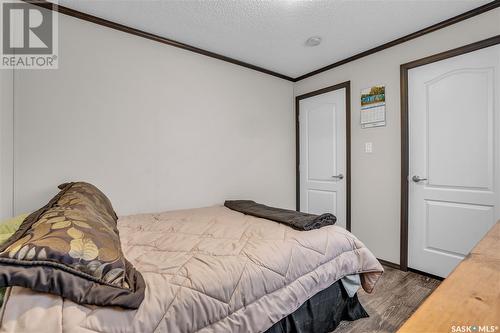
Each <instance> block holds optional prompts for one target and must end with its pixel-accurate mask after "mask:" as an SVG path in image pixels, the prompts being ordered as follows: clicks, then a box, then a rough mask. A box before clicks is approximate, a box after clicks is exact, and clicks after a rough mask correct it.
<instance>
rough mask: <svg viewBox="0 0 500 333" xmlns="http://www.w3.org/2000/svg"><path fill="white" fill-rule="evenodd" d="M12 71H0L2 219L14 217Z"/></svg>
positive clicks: (0, 185) (0, 211)
mask: <svg viewBox="0 0 500 333" xmlns="http://www.w3.org/2000/svg"><path fill="white" fill-rule="evenodd" d="M12 73H13V71H12V70H7V69H1V70H0V219H5V218H8V217H10V216H12V200H13V193H12V177H13V173H12V172H13V169H12V159H13V146H12V140H13V130H12V121H13V113H12V112H13V104H12V101H13V95H12V87H13V82H12Z"/></svg>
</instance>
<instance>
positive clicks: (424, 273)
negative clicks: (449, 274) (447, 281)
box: [408, 267, 444, 281]
mask: <svg viewBox="0 0 500 333" xmlns="http://www.w3.org/2000/svg"><path fill="white" fill-rule="evenodd" d="M408 270H409V271H410V272H413V273H417V274H420V275H423V276H427V277H430V278H431V279H434V280H438V281H443V280H444V278H442V277H440V276H437V275H434V274H431V273H427V272H422V271H419V270H418V269H414V268H410V267H408Z"/></svg>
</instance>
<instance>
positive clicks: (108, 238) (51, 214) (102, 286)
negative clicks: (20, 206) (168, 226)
mask: <svg viewBox="0 0 500 333" xmlns="http://www.w3.org/2000/svg"><path fill="white" fill-rule="evenodd" d="M59 188H60V189H61V191H60V192H59V194H57V195H56V196H55V197H54V198H53V199H52V200H50V202H49V203H48V204H47V205H45V206H44V207H43V208H41V209H39V210H38V211H36V212H34V213H32V214H31V215H29V216H28V217H27V218H26V219H25V220H24V222H23V223H22V224H21V226H20V227H19V229H18V230H17V232H16V233H14V235H12V237H10V238H9V239H8V240H7V241H6V242H5V243H4V244H3V245H1V246H0V287H2V286H22V287H26V288H30V289H33V290H36V291H41V292H47V293H52V294H57V295H61V296H62V297H65V298H68V299H70V300H72V301H74V302H77V303H80V304H93V305H117V306H122V307H125V308H132V309H136V308H138V307H139V305H140V304H141V302H142V300H143V299H144V289H145V283H144V279H143V278H142V276H141V274H140V273H139V272H137V271H136V270H135V269H134V267H133V266H132V264H130V263H129V262H128V261H127V259H125V257H124V255H123V252H122V250H121V244H120V237H119V235H118V229H117V227H116V221H117V216H116V214H115V212H114V211H113V208H112V206H111V203H110V201H109V200H108V198H107V197H106V196H105V195H104V194H103V193H102V192H101V191H99V190H98V189H97V188H96V187H95V186H93V185H91V184H88V183H83V182H78V183H68V184H63V185H60V186H59Z"/></svg>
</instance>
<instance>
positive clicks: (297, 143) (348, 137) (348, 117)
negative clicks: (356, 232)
mask: <svg viewBox="0 0 500 333" xmlns="http://www.w3.org/2000/svg"><path fill="white" fill-rule="evenodd" d="M339 89H345V98H346V100H345V112H346V115H345V119H346V122H345V124H346V129H345V130H346V172H345V177H346V178H345V181H346V229H347V230H349V231H350V230H351V81H346V82H342V83H339V84H335V85H333V86H329V87H326V88H323V89H319V90H315V91H312V92H309V93H306V94H303V95H299V96H296V97H295V170H296V179H295V188H296V210H297V211H300V170H299V164H300V137H299V130H300V129H299V114H300V100H303V99H306V98H309V97H313V96H317V95H321V94H325V93H328V92H331V91H335V90H339Z"/></svg>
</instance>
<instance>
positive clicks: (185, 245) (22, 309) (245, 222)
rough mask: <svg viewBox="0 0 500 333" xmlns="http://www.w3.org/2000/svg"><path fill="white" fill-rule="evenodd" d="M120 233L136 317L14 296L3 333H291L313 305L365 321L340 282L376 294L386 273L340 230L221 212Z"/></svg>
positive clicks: (152, 221)
mask: <svg viewBox="0 0 500 333" xmlns="http://www.w3.org/2000/svg"><path fill="white" fill-rule="evenodd" d="M118 229H119V232H120V238H121V242H122V248H123V252H124V254H125V256H126V257H127V259H128V260H129V261H130V262H131V263H132V264H133V265H134V266H135V267H136V269H137V270H138V271H139V272H140V273H141V274H142V276H143V277H144V280H145V283H146V290H145V296H144V300H143V302H142V303H141V305H140V307H139V308H138V309H137V310H130V309H123V308H120V307H109V306H108V307H101V306H95V305H82V304H77V303H74V302H72V301H70V300H68V299H65V298H62V297H61V296H57V295H51V294H46V293H40V292H36V291H32V290H30V289H27V288H22V287H11V288H9V290H8V292H7V295H6V299H5V302H4V305H3V308H2V318H1V319H2V322H1V328H0V332H9V333H10V332H39V333H45V332H47V333H49V332H50V333H52V332H64V333H66V332H67V333H69V332H71V333H90V332H106V333H114V332H120V333H121V332H169V333H170V332H183V333H184V332H186V333H187V332H200V333H201V332H265V331H268V332H273V333H275V332H292V331H293V329H292V330H288V328H287V327H290V326H293V320H294V319H296V318H297V316H301V311H302V313H306V312H307V311H308V310H307V309H305V310H304V307H305V306H308V307H310V306H312V305H311V304H313V303H314V304H316V308H318V306H317V305H318V302H320V305H321V302H331V303H324V304H332V305H333V304H337V305H338V304H340V303H339V302H341V303H342V305H341V306H342V308H339V309H338V311H332V312H331V318H334V317H335V318H336V319H335V320H342V319H350V320H352V319H356V318H359V317H363V316H366V313H364V310H362V307H361V305H359V302H358V300H357V298H356V296H354V297H349V296H347V295H346V290H345V288H344V287H343V286H342V284H341V283H340V280H341V279H342V278H345V277H349V276H351V277H352V276H359V281H360V284H361V286H362V288H363V289H364V290H365V291H367V292H371V291H372V290H373V288H374V286H375V283H376V282H377V280H378V278H379V277H380V275H381V274H382V272H383V268H382V266H381V265H380V263H379V262H378V261H377V259H376V258H375V257H374V255H373V254H372V253H371V252H370V251H369V250H368V249H367V248H366V247H365V246H364V245H363V243H361V242H360V241H359V240H358V239H357V238H356V237H355V236H353V235H352V234H351V233H350V232H348V231H346V230H345V229H343V228H341V227H338V226H335V225H333V226H326V227H323V228H320V229H316V230H311V231H297V230H294V229H292V228H290V227H288V226H285V225H283V224H279V223H276V222H274V221H270V220H267V219H262V218H257V217H253V216H249V215H244V214H242V213H239V212H236V211H233V210H230V209H228V208H226V207H224V206H213V207H206V208H198V209H189V210H179V211H170V212H164V213H158V214H141V215H133V216H124V217H121V218H120V219H119V221H118ZM332 295H333V296H332ZM311 300H313V301H314V302H311ZM338 306H340V305H338ZM319 307H321V306H319ZM301 309H302V310H301ZM294 315H295V316H296V317H295V318H294V317H293V316H294ZM329 318H330V317H329ZM333 326H336V324H335V323H334V324H333ZM330 328H331V327H330Z"/></svg>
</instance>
